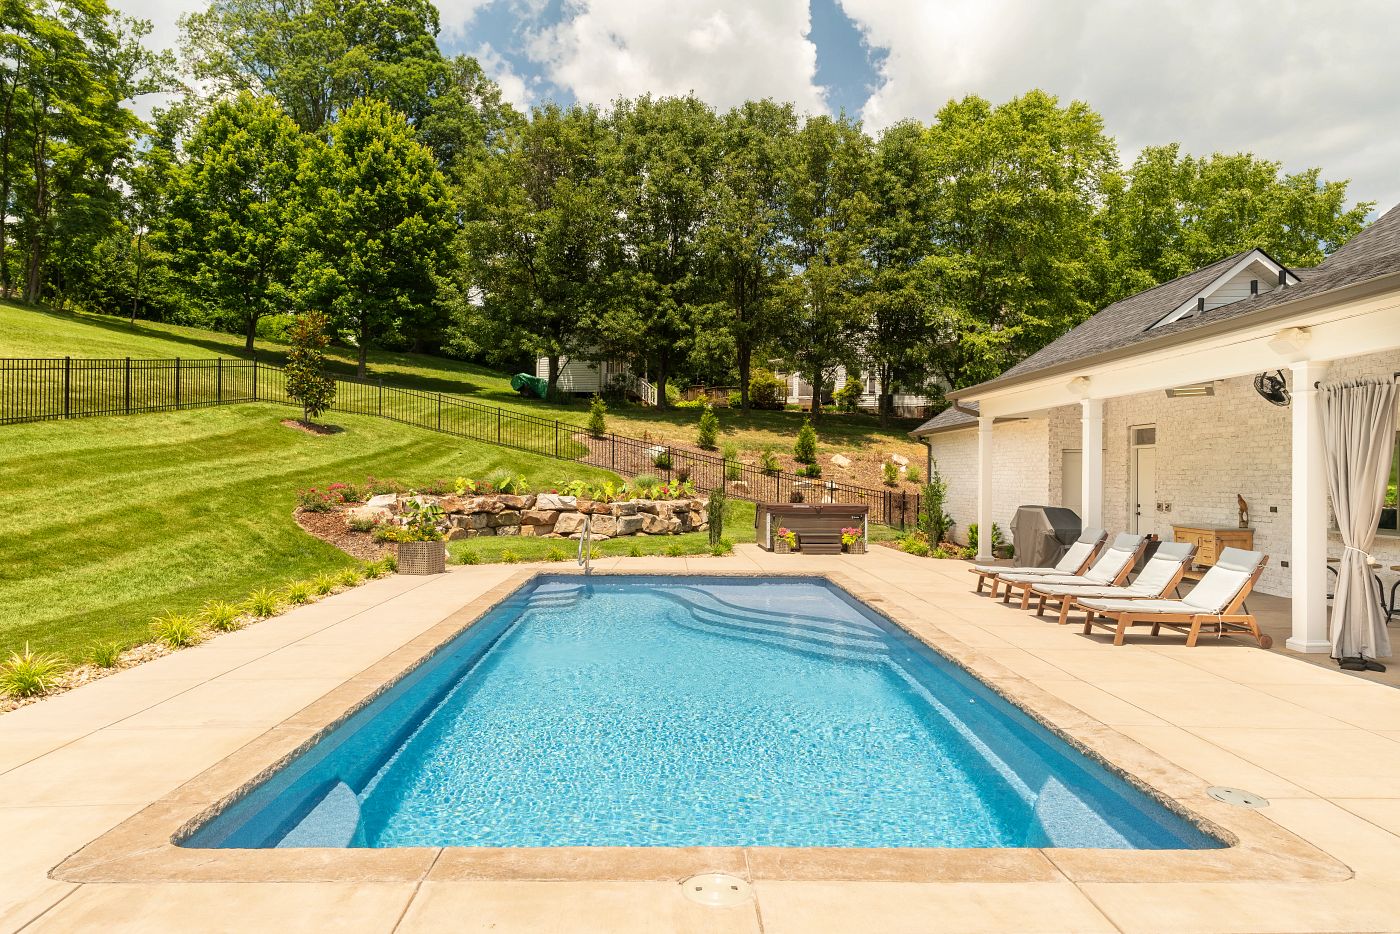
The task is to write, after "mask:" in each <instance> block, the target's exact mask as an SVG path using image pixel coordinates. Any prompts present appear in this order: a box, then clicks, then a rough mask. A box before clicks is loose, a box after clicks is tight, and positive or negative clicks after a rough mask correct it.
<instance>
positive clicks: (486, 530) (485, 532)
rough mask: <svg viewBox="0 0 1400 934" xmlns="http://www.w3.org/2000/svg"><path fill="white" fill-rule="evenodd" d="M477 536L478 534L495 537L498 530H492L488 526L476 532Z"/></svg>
mask: <svg viewBox="0 0 1400 934" xmlns="http://www.w3.org/2000/svg"><path fill="white" fill-rule="evenodd" d="M473 518H475V517H473ZM476 534H477V535H495V534H496V530H495V529H493V528H491V527H490V526H489V525H488V526H486V527H484V528H480V529H477V530H476Z"/></svg>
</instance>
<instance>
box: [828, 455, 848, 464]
mask: <svg viewBox="0 0 1400 934" xmlns="http://www.w3.org/2000/svg"><path fill="white" fill-rule="evenodd" d="M831 464H832V466H833V467H849V466H851V459H850V458H849V457H847V456H846V455H844V454H833V455H831Z"/></svg>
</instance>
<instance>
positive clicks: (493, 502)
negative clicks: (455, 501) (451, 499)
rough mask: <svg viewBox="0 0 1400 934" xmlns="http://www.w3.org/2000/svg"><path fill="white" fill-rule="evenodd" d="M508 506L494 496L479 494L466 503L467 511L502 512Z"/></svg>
mask: <svg viewBox="0 0 1400 934" xmlns="http://www.w3.org/2000/svg"><path fill="white" fill-rule="evenodd" d="M505 508H506V507H504V506H502V505H501V501H500V500H499V499H497V498H496V497H494V496H477V497H474V498H473V499H471V500H470V501H469V502H468V503H467V504H466V510H467V512H492V513H494V512H500V511H501V510H502V509H505Z"/></svg>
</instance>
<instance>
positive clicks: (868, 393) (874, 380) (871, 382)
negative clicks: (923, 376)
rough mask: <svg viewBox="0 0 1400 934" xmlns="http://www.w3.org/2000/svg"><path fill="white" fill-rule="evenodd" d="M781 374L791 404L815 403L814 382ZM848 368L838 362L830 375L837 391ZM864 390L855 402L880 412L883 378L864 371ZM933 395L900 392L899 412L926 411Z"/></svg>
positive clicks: (831, 385)
mask: <svg viewBox="0 0 1400 934" xmlns="http://www.w3.org/2000/svg"><path fill="white" fill-rule="evenodd" d="M777 375H778V378H779V379H780V380H782V381H783V383H784V384H785V385H786V386H787V399H786V402H787V404H788V405H797V406H801V407H802V408H804V409H808V408H811V406H812V384H811V383H809V382H807V381H806V380H805V379H803V378H802V377H801V376H800V375H798V374H797V373H785V372H783V371H782V370H779V371H777ZM847 375H848V371H847V370H846V367H845V366H841V365H838V366H837V367H835V368H834V369H833V370H832V371H831V374H830V375H829V376H828V381H827V388H828V391H830V392H835V391H836V390H837V389H840V388H841V387H842V386H844V385H846V377H847ZM862 387H863V391H862V392H861V395H860V399H859V400H858V401H857V402H856V408H858V409H860V410H861V411H863V412H877V411H879V409H880V391H881V390H880V378H879V377H878V376H876V375H874V374H873V373H868V374H866V375H865V377H864V379H863V383H862ZM933 401H934V400H933V399H931V398H929V397H928V396H924V395H918V394H916V393H905V392H897V393H895V394H894V406H895V410H896V411H897V412H908V413H910V414H911V415H913V416H915V417H919V416H922V415H925V414H927V410H928V409H930V408H931V407H932V405H933Z"/></svg>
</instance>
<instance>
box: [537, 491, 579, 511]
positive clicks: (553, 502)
mask: <svg viewBox="0 0 1400 934" xmlns="http://www.w3.org/2000/svg"><path fill="white" fill-rule="evenodd" d="M535 508H536V509H554V510H564V509H577V508H578V498H577V497H574V496H560V495H559V494H558V493H541V494H540V495H538V496H536V497H535Z"/></svg>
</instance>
